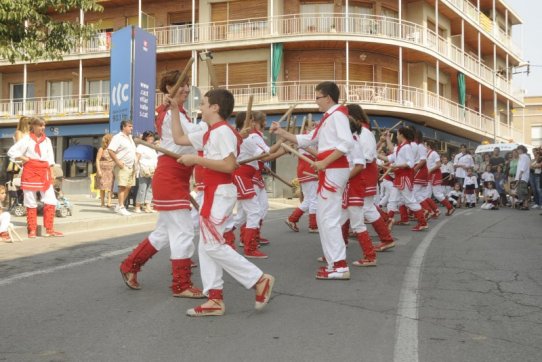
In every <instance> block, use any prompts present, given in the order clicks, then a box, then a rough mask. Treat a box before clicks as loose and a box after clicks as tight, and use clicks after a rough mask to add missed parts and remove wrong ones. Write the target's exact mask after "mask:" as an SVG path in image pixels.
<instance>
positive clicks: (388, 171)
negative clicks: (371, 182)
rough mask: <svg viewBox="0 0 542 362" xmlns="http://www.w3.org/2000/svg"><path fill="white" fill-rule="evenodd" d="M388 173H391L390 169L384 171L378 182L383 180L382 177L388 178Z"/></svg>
mask: <svg viewBox="0 0 542 362" xmlns="http://www.w3.org/2000/svg"><path fill="white" fill-rule="evenodd" d="M390 172H391V167H390V168H388V169H387V170H386V172H384V174H383V175H382V177H380V180H379V181H382V180H384V177H386V176H388V174H389V173H390Z"/></svg>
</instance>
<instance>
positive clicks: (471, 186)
mask: <svg viewBox="0 0 542 362" xmlns="http://www.w3.org/2000/svg"><path fill="white" fill-rule="evenodd" d="M463 190H464V192H465V202H466V204H467V207H474V206H475V205H476V195H477V194H478V179H477V178H476V175H475V174H474V173H473V169H472V167H469V168H467V176H466V177H465V180H464V181H463Z"/></svg>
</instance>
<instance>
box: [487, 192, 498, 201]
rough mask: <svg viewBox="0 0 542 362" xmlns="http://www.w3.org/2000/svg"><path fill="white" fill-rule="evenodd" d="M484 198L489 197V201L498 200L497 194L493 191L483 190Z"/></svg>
mask: <svg viewBox="0 0 542 362" xmlns="http://www.w3.org/2000/svg"><path fill="white" fill-rule="evenodd" d="M484 196H485V197H489V199H490V200H493V201H495V200H498V199H499V197H500V196H499V193H498V192H497V190H495V189H485V190H484Z"/></svg>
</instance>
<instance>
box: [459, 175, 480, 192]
mask: <svg viewBox="0 0 542 362" xmlns="http://www.w3.org/2000/svg"><path fill="white" fill-rule="evenodd" d="M467 185H474V188H475V189H477V188H478V179H477V178H476V176H475V175H472V176H466V177H465V180H464V181H463V188H466V187H467Z"/></svg>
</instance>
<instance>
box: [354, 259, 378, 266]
mask: <svg viewBox="0 0 542 362" xmlns="http://www.w3.org/2000/svg"><path fill="white" fill-rule="evenodd" d="M352 264H353V265H355V266H376V259H373V260H369V259H360V260H356V261H355V262H353V263H352Z"/></svg>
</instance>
